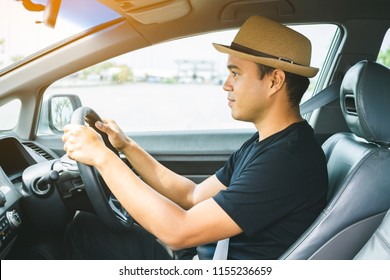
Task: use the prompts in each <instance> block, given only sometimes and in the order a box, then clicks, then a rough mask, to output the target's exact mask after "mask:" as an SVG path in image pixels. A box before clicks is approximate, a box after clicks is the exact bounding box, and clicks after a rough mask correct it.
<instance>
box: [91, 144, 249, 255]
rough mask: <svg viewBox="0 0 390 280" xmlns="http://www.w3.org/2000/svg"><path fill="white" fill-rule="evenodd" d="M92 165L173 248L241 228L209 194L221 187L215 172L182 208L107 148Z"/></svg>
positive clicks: (143, 222) (123, 201)
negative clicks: (189, 206) (192, 202)
mask: <svg viewBox="0 0 390 280" xmlns="http://www.w3.org/2000/svg"><path fill="white" fill-rule="evenodd" d="M107 162H109V164H107ZM95 167H96V168H97V170H98V171H99V173H100V174H101V175H102V176H103V178H104V180H105V182H106V183H107V185H108V186H109V188H110V189H111V191H112V192H113V194H114V195H115V196H116V197H117V198H118V200H119V201H120V202H121V204H122V205H123V206H124V207H125V209H126V210H127V211H128V212H129V214H130V215H131V216H132V217H133V218H134V219H135V220H137V222H138V223H140V224H141V225H142V226H143V227H144V228H145V229H146V230H147V231H149V232H150V233H152V234H153V235H155V236H156V237H157V238H159V239H160V240H161V241H162V242H164V243H165V244H167V245H168V246H169V247H171V248H172V249H181V248H186V247H192V246H197V245H200V244H204V243H209V242H213V241H217V240H220V239H224V238H226V237H230V236H234V235H236V234H239V233H240V232H242V230H241V229H240V227H239V226H238V225H237V224H236V223H235V222H234V221H233V220H232V219H231V218H230V217H229V216H228V215H227V214H226V213H225V211H224V210H223V209H222V208H221V207H220V206H219V205H218V204H217V203H216V202H215V201H214V199H212V198H209V196H210V195H211V193H210V191H208V189H210V188H211V189H213V190H216V189H222V188H224V186H223V185H222V184H221V183H220V182H219V181H218V179H216V177H215V176H212V177H211V178H210V179H208V180H206V181H205V182H204V184H200V185H198V186H197V187H195V188H194V191H193V197H194V199H197V200H199V202H198V203H196V205H195V206H193V207H192V208H191V209H189V210H185V209H183V208H182V207H181V206H179V205H177V204H176V203H174V202H173V201H171V200H169V199H167V197H165V196H163V195H162V194H160V193H158V192H157V191H156V190H154V189H153V188H151V187H149V186H148V185H147V184H146V183H145V182H144V181H143V180H141V179H140V178H139V177H138V176H136V175H135V174H134V173H133V172H132V171H131V170H130V169H129V168H127V166H126V165H125V164H124V163H123V162H122V161H121V160H120V159H119V158H118V157H117V156H116V155H115V154H113V153H112V152H111V151H110V150H108V149H107V150H106V152H105V153H103V156H102V157H100V159H97V161H96V163H95ZM114 174H115V175H114ZM214 184H215V185H214Z"/></svg>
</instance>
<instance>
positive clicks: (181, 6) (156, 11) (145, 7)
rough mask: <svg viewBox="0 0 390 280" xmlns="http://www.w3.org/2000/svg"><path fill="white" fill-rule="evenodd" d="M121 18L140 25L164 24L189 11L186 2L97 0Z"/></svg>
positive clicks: (169, 0)
mask: <svg viewBox="0 0 390 280" xmlns="http://www.w3.org/2000/svg"><path fill="white" fill-rule="evenodd" d="M99 1H100V2H101V3H103V4H104V5H106V6H107V7H109V8H111V9H112V10H114V11H116V12H118V13H119V14H121V15H122V16H123V17H125V18H128V17H131V18H133V19H134V20H136V21H138V22H140V23H142V24H153V23H164V22H168V21H173V20H175V19H178V18H181V17H183V16H185V15H187V14H188V13H189V12H190V11H191V5H190V3H189V1H188V0H99Z"/></svg>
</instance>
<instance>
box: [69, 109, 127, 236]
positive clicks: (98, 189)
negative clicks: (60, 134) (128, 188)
mask: <svg viewBox="0 0 390 280" xmlns="http://www.w3.org/2000/svg"><path fill="white" fill-rule="evenodd" d="M96 121H101V118H100V117H99V115H98V114H97V113H96V112H95V111H94V110H92V109H91V108H89V107H80V108H78V109H76V110H75V111H74V112H73V114H72V119H71V123H72V124H79V125H85V123H88V125H89V126H90V127H92V128H93V129H94V130H95V131H96V132H98V133H99V134H100V135H101V137H102V138H103V141H104V143H105V145H106V146H107V147H108V148H109V149H111V150H112V151H113V152H114V153H115V154H116V155H118V156H119V153H118V151H117V150H116V149H115V148H114V147H113V146H112V145H111V143H110V141H109V140H108V136H107V134H106V133H104V132H102V131H100V130H99V129H97V128H96V126H95V123H96ZM77 166H78V169H79V172H80V176H81V179H82V181H83V183H84V187H85V190H86V192H87V195H88V197H89V199H90V201H91V204H92V206H93V207H94V209H95V211H96V214H97V216H98V217H99V218H100V220H101V221H102V223H104V224H105V225H106V226H107V227H108V228H110V229H111V230H113V231H115V232H124V231H128V230H129V229H130V228H131V226H132V225H133V223H134V220H133V218H132V217H131V216H130V215H129V214H128V213H127V212H126V210H125V209H124V208H123V207H122V206H121V205H120V203H119V202H118V200H117V199H116V198H115V197H114V196H113V195H112V194H111V191H110V190H109V188H108V187H107V185H106V183H105V182H104V180H103V179H101V178H100V177H99V176H98V172H97V170H96V169H95V168H94V167H93V166H89V165H85V164H82V163H79V162H77Z"/></svg>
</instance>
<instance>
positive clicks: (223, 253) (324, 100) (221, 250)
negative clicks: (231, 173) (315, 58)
mask: <svg viewBox="0 0 390 280" xmlns="http://www.w3.org/2000/svg"><path fill="white" fill-rule="evenodd" d="M341 81H342V80H337V81H336V82H334V83H333V84H330V85H329V86H327V87H326V88H324V89H323V90H321V91H320V92H319V93H317V94H316V95H314V96H313V97H312V98H310V99H309V100H307V101H306V102H305V103H303V104H302V105H301V106H300V111H301V115H305V114H307V113H310V112H312V111H314V110H315V109H318V108H321V107H323V106H325V105H327V104H329V103H330V102H332V101H334V100H336V99H337V98H339V96H340V86H341ZM228 251H229V238H226V239H223V240H219V241H218V243H217V247H216V248H215V252H214V256H213V260H226V259H227V256H228Z"/></svg>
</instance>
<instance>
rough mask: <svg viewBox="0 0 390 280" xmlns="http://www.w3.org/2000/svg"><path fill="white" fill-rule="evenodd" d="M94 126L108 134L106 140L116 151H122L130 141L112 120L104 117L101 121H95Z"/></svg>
mask: <svg viewBox="0 0 390 280" xmlns="http://www.w3.org/2000/svg"><path fill="white" fill-rule="evenodd" d="M95 126H96V127H97V128H98V129H99V130H100V131H102V132H104V133H106V134H107V135H108V140H110V142H111V144H112V146H114V148H115V149H117V150H118V151H122V150H123V149H124V148H125V147H126V146H127V145H128V144H129V143H130V139H129V138H128V137H127V136H126V134H125V133H124V132H123V131H122V129H121V128H120V127H119V126H118V125H117V124H116V122H115V121H114V120H106V119H104V120H103V122H99V121H97V122H96V123H95Z"/></svg>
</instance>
